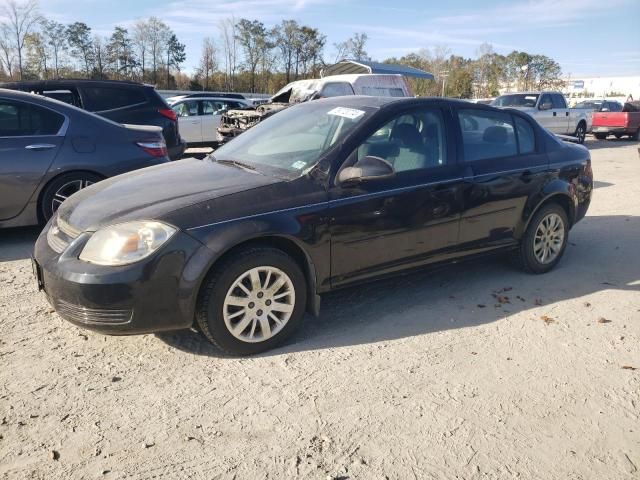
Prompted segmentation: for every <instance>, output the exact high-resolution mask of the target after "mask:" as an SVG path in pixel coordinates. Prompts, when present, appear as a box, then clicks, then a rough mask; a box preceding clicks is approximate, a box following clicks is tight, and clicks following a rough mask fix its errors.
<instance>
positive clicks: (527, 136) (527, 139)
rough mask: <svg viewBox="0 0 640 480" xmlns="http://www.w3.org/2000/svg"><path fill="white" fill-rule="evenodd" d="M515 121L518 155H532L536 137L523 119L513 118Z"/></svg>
mask: <svg viewBox="0 0 640 480" xmlns="http://www.w3.org/2000/svg"><path fill="white" fill-rule="evenodd" d="M513 118H514V119H515V124H516V131H517V132H518V147H519V150H520V155H524V154H527V153H533V152H535V150H536V135H535V132H534V131H533V127H532V126H531V124H530V123H529V122H527V121H526V120H525V119H524V118H520V117H516V116H515V115H514V117H513Z"/></svg>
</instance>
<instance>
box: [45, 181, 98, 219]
mask: <svg viewBox="0 0 640 480" xmlns="http://www.w3.org/2000/svg"><path fill="white" fill-rule="evenodd" d="M100 180H102V178H101V177H99V176H98V175H95V174H93V173H89V172H74V173H66V174H64V175H60V176H59V177H57V178H55V179H54V180H53V181H52V182H51V183H49V185H47V186H46V187H45V189H44V190H43V192H42V196H41V197H40V205H39V208H38V211H39V214H40V217H41V218H42V219H43V220H44V221H45V222H46V221H48V220H49V219H50V218H51V216H52V215H53V214H54V213H55V212H56V210H58V207H59V206H60V205H62V202H64V201H65V200H66V199H67V198H69V197H70V196H71V195H73V194H74V193H76V192H79V191H80V190H82V189H83V188H85V187H88V186H89V185H91V184H93V183H96V182H99V181H100Z"/></svg>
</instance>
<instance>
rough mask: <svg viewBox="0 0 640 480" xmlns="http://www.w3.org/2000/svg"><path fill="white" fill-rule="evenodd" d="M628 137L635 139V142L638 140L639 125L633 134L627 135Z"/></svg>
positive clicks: (639, 136) (639, 134) (639, 135)
mask: <svg viewBox="0 0 640 480" xmlns="http://www.w3.org/2000/svg"><path fill="white" fill-rule="evenodd" d="M629 138H630V139H631V140H635V141H636V142H637V141H638V140H640V127H638V130H636V133H634V134H633V135H629Z"/></svg>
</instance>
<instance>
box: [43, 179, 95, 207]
mask: <svg viewBox="0 0 640 480" xmlns="http://www.w3.org/2000/svg"><path fill="white" fill-rule="evenodd" d="M92 184H93V182H92V181H91V180H84V179H80V180H72V181H70V182H67V183H65V184H64V185H62V186H61V187H60V188H59V189H58V190H56V193H54V194H53V199H52V200H51V211H53V212H55V211H56V210H58V207H59V206H60V205H62V202H64V201H65V200H66V199H67V198H69V197H70V196H71V195H73V194H74V193H76V192H79V191H80V190H82V189H83V188H86V187H88V186H89V185H92Z"/></svg>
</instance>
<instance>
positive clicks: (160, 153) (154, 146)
mask: <svg viewBox="0 0 640 480" xmlns="http://www.w3.org/2000/svg"><path fill="white" fill-rule="evenodd" d="M136 145H138V146H139V147H140V148H141V149H143V150H144V151H145V152H147V153H148V154H149V155H151V156H152V157H156V158H160V157H166V156H167V144H166V143H164V140H149V141H146V142H136Z"/></svg>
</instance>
